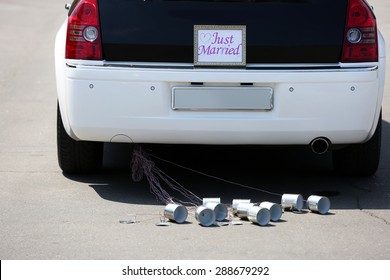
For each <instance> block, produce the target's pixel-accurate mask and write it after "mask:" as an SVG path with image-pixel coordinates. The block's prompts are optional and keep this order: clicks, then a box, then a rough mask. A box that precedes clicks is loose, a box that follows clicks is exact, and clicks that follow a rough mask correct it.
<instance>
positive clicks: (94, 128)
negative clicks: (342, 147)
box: [55, 24, 386, 145]
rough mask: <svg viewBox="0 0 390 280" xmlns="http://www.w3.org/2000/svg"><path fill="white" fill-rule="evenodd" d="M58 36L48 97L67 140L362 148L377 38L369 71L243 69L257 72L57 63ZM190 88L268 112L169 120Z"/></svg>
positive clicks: (376, 77) (371, 111) (381, 71)
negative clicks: (175, 102) (247, 91)
mask: <svg viewBox="0 0 390 280" xmlns="http://www.w3.org/2000/svg"><path fill="white" fill-rule="evenodd" d="M65 33H66V24H64V25H63V26H62V27H61V29H60V30H59V32H58V34H57V38H56V47H55V57H56V79H57V93H58V101H59V106H60V110H61V115H62V119H63V123H64V127H65V130H66V131H67V132H68V134H69V135H70V136H71V137H72V138H74V139H76V140H89V141H102V142H134V143H171V144H256V145H258V144H267V145H270V144H271V145H273V144H274V145H280V144H283V145H293V144H309V143H310V142H311V141H312V140H313V139H315V138H317V137H325V138H327V139H329V140H330V142H331V143H333V144H350V143H361V142H365V141H367V140H369V139H370V137H371V136H372V135H373V133H374V131H375V128H376V124H377V122H378V118H379V114H380V110H381V104H382V98H383V91H384V77H385V57H386V54H385V42H384V40H383V37H382V36H381V34H380V33H379V36H378V38H379V57H380V58H379V62H378V63H353V64H352V63H351V64H337V65H332V66H333V67H331V66H330V65H329V66H326V65H310V66H311V67H312V69H308V68H306V67H307V66H308V65H272V66H273V68H274V69H272V68H271V69H270V65H248V66H249V67H251V66H257V67H258V68H256V69H260V70H255V69H253V70H252V69H251V70H244V69H242V70H241V69H231V70H223V69H201V68H197V69H192V68H191V66H192V65H185V64H179V65H177V64H175V65H167V64H159V65H157V64H151V63H145V64H140V63H137V64H136V65H132V63H129V62H126V63H110V62H107V61H97V62H94V61H81V60H66V59H65V58H64V56H65V55H64V53H65ZM179 66H180V67H179ZM188 66H190V67H188ZM276 66H277V67H276ZM313 67H316V68H315V69H314V68H313ZM261 69H264V70H261ZM191 83H203V85H204V86H209V87H212V86H219V87H221V86H222V87H231V86H234V87H237V86H240V85H241V83H253V86H264V87H272V88H273V92H274V95H273V109H272V110H269V111H268V110H267V111H261V110H259V111H242V110H226V111H221V110H218V111H202V110H173V109H172V88H173V87H177V86H191Z"/></svg>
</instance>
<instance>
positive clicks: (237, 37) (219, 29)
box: [194, 25, 246, 66]
mask: <svg viewBox="0 0 390 280" xmlns="http://www.w3.org/2000/svg"><path fill="white" fill-rule="evenodd" d="M245 64H246V27H245V26H241V25H239V26H224V25H195V26H194V65H196V66H245Z"/></svg>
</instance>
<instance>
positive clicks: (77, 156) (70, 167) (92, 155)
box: [57, 106, 104, 174]
mask: <svg viewBox="0 0 390 280" xmlns="http://www.w3.org/2000/svg"><path fill="white" fill-rule="evenodd" d="M103 145H104V144H103V143H101V142H91V141H76V140H74V139H73V138H71V137H70V136H69V135H68V133H67V132H66V130H65V128H64V125H63V122H62V117H61V112H60V109H59V106H57V154H58V164H59V166H60V168H61V169H62V171H63V172H64V173H69V174H72V173H91V172H96V171H99V170H100V168H101V166H102V161H103Z"/></svg>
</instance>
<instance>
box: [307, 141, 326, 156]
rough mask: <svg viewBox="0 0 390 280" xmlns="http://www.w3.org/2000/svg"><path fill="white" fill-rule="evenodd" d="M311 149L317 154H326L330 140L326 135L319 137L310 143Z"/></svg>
mask: <svg viewBox="0 0 390 280" xmlns="http://www.w3.org/2000/svg"><path fill="white" fill-rule="evenodd" d="M310 147H311V150H312V151H313V153H315V154H317V155H323V154H325V153H326V152H327V151H328V150H329V147H330V141H329V140H328V139H326V138H324V137H317V138H315V139H314V140H313V141H311V143H310Z"/></svg>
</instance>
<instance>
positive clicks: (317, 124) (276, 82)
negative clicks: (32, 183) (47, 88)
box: [55, 0, 386, 175]
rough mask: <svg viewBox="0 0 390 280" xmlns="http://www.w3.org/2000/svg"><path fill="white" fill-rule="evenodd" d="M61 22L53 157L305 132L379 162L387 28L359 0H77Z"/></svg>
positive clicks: (321, 147) (364, 170)
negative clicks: (107, 147) (115, 145)
mask: <svg viewBox="0 0 390 280" xmlns="http://www.w3.org/2000/svg"><path fill="white" fill-rule="evenodd" d="M68 8H69V15H68V17H67V19H66V21H65V22H64V24H63V26H62V27H61V28H60V30H59V31H58V34H57V37H56V43H55V65H56V81H57V96H58V124H57V135H58V160H59V165H60V167H61V168H62V170H63V171H64V172H66V173H74V172H91V171H96V170H98V169H99V168H100V167H101V164H102V157H103V143H104V142H126V143H169V144H210V145H311V147H312V149H313V151H314V152H315V153H317V154H322V153H326V152H328V150H329V152H332V153H333V163H334V167H335V169H336V170H337V171H339V172H341V173H345V174H352V175H372V174H373V173H375V171H376V170H377V167H378V163H379V158H380V146H381V106H382V105H381V104H382V98H383V91H384V82H385V81H384V79H385V68H386V65H385V63H386V62H385V58H386V55H385V42H384V39H383V37H382V36H381V33H380V32H379V31H378V28H377V23H376V19H375V15H374V13H373V11H372V9H371V7H370V6H369V5H368V4H367V2H366V1H365V0H327V1H323V0H305V1H299V0H297V1H261V0H250V1H249V0H235V1H228V0H218V1H214V0H185V1H180V0H176V1H173V0H110V1H108V0H76V1H74V2H73V4H72V5H71V6H70V7H68Z"/></svg>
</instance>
